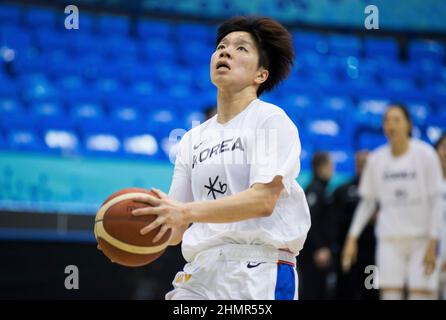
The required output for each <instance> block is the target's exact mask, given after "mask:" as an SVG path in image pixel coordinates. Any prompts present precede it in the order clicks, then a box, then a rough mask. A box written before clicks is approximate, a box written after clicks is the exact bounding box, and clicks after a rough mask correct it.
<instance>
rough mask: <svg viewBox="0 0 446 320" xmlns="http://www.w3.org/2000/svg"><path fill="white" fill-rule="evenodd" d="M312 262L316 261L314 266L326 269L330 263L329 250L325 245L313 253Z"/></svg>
mask: <svg viewBox="0 0 446 320" xmlns="http://www.w3.org/2000/svg"><path fill="white" fill-rule="evenodd" d="M313 259H314V262H315V263H316V267H318V268H319V269H327V268H328V267H329V266H330V263H331V251H330V249H329V248H327V247H322V248H320V249H318V250H316V252H315V253H314V255H313Z"/></svg>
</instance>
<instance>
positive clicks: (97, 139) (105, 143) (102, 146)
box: [83, 133, 122, 156]
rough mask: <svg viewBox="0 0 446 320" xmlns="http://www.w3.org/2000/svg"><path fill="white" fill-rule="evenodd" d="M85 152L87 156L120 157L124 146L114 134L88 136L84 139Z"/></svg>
mask: <svg viewBox="0 0 446 320" xmlns="http://www.w3.org/2000/svg"><path fill="white" fill-rule="evenodd" d="M83 147H84V149H83V152H84V153H85V154H86V155H100V156H119V155H122V153H121V151H122V146H121V141H120V140H119V138H118V137H117V136H116V135H115V134H113V133H92V134H86V135H85V136H84V138H83Z"/></svg>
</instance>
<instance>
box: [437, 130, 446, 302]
mask: <svg viewBox="0 0 446 320" xmlns="http://www.w3.org/2000/svg"><path fill="white" fill-rule="evenodd" d="M435 149H436V150H437V152H438V155H439V156H440V161H441V168H442V169H443V193H442V203H443V207H442V208H443V223H442V232H441V238H440V248H441V250H440V252H441V253H440V261H441V262H440V265H441V267H440V290H439V291H440V296H441V299H443V300H446V134H443V135H442V136H441V137H440V139H438V141H437V143H436V144H435Z"/></svg>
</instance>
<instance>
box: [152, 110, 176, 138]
mask: <svg viewBox="0 0 446 320" xmlns="http://www.w3.org/2000/svg"><path fill="white" fill-rule="evenodd" d="M178 123H179V119H178V118H177V116H176V115H175V113H174V112H173V111H172V110H169V109H158V110H154V111H152V112H150V113H149V115H148V127H149V128H150V130H151V132H156V133H157V135H162V134H166V133H167V134H168V133H169V132H170V130H172V129H175V128H176V127H179V126H178Z"/></svg>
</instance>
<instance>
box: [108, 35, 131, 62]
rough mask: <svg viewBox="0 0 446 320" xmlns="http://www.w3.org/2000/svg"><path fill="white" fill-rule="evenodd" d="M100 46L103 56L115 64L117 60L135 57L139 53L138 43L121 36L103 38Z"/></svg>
mask: <svg viewBox="0 0 446 320" xmlns="http://www.w3.org/2000/svg"><path fill="white" fill-rule="evenodd" d="M101 44H102V46H103V47H102V50H101V51H102V52H103V54H104V56H105V57H106V58H111V59H113V60H114V62H115V63H116V60H117V59H125V58H129V57H135V56H136V55H137V53H138V51H139V44H138V42H136V41H135V40H133V39H131V38H129V37H125V36H123V35H120V36H116V35H113V36H108V37H104V38H103V39H102V40H101Z"/></svg>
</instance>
